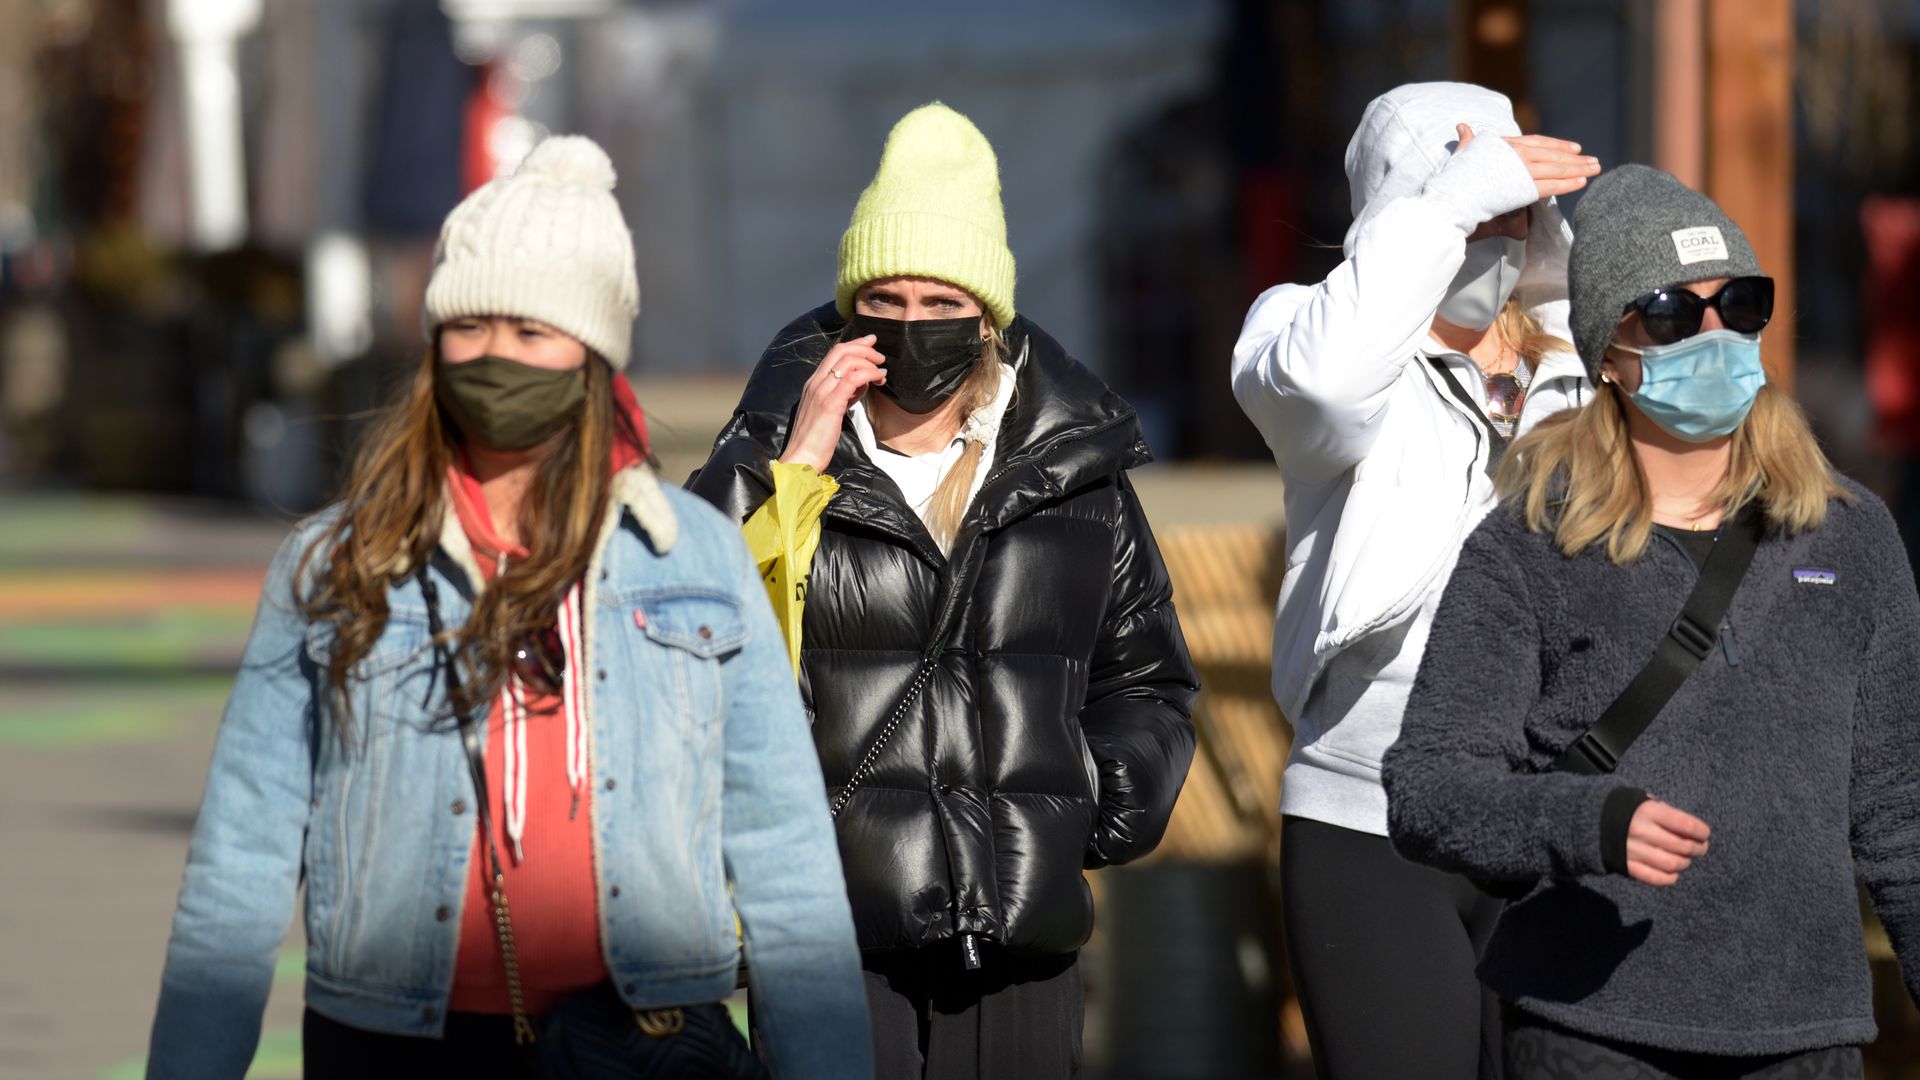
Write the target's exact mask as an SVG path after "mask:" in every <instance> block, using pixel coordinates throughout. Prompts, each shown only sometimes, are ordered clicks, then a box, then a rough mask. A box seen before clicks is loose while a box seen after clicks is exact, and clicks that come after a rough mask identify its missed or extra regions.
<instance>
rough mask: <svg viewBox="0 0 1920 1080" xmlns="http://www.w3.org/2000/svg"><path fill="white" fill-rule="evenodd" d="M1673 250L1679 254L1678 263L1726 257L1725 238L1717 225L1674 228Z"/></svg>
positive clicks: (1686, 264)
mask: <svg viewBox="0 0 1920 1080" xmlns="http://www.w3.org/2000/svg"><path fill="white" fill-rule="evenodd" d="M1673 250H1674V251H1676V252H1678V253H1679V255H1680V265H1681V266H1688V265H1691V264H1693V263H1697V262H1707V261H1709V260H1712V259H1718V260H1720V261H1722V262H1725V261H1726V258H1727V239H1726V237H1724V236H1721V235H1720V227H1719V226H1718V225H1702V226H1700V227H1699V228H1695V229H1675V230H1674V231H1673Z"/></svg>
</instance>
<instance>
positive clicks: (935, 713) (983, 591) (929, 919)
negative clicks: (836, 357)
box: [688, 304, 1197, 953]
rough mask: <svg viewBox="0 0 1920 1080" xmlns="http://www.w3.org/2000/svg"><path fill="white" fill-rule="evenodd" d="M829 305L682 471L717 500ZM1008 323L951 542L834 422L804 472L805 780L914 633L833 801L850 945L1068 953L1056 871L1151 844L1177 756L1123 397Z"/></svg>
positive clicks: (1072, 935) (859, 734)
mask: <svg viewBox="0 0 1920 1080" xmlns="http://www.w3.org/2000/svg"><path fill="white" fill-rule="evenodd" d="M842 325H843V322H842V320H841V318H840V316H839V315H838V314H836V313H835V311H834V309H833V306H832V305H831V304H828V305H824V306H822V307H820V308H817V309H815V310H814V311H811V312H808V313H807V314H806V315H804V316H802V317H801V318H799V319H797V320H795V321H794V322H793V323H792V324H790V325H789V326H787V328H786V329H784V330H782V331H781V332H780V334H779V335H778V336H777V337H776V338H774V341H773V343H772V345H770V346H769V347H768V349H767V352H766V355H765V356H764V357H762V358H761V361H760V365H759V367H758V368H756V369H755V371H754V373H753V375H752V378H751V380H750V381H749V383H748V385H747V390H746V393H745V395H744V396H743V397H742V398H741V401H740V405H739V407H738V408H737V409H736V410H735V412H734V416H733V419H732V421H731V422H730V423H728V425H727V427H726V429H725V430H724V431H722V432H721V434H720V438H719V440H718V441H717V443H716V444H715V446H714V451H713V456H712V457H711V458H710V459H709V460H708V462H707V464H706V466H705V467H704V468H702V469H701V470H700V472H698V473H696V474H695V475H694V477H693V479H692V480H691V481H689V484H688V486H689V487H690V488H691V489H692V490H694V491H696V492H698V493H700V494H701V495H703V496H705V497H706V498H707V499H709V500H710V501H712V502H713V503H715V504H716V505H718V506H719V507H720V508H721V509H722V510H724V511H726V512H727V513H730V514H732V515H733V516H734V517H735V518H737V519H740V520H742V521H744V520H745V519H746V518H747V517H748V516H750V515H751V514H752V513H753V511H754V510H755V509H757V508H758V507H759V505H760V504H761V503H762V502H764V501H765V500H766V498H767V497H768V495H769V494H771V492H772V486H771V485H772V481H771V474H770V472H769V470H768V462H769V461H770V460H771V459H772V458H774V457H777V456H778V455H779V452H780V450H781V448H782V447H784V445H785V443H786V432H787V425H788V423H789V421H790V420H791V418H792V415H793V412H794V408H795V406H796V405H797V404H798V402H799V400H800V391H801V388H802V387H803V386H804V385H805V383H806V381H807V378H808V377H809V376H810V375H812V374H813V372H814V370H815V367H816V365H817V364H818V363H819V360H820V357H821V356H822V355H823V354H824V353H825V352H826V350H827V348H828V346H829V345H830V344H831V342H832V341H833V340H834V339H835V337H836V336H837V335H838V334H839V332H840V329H841V326H842ZM1008 342H1009V344H1010V345H1011V347H1012V355H1013V356H1014V357H1015V358H1016V361H1015V366H1016V368H1017V370H1018V376H1017V378H1016V382H1015V386H1016V389H1015V392H1014V397H1013V404H1012V405H1011V406H1010V407H1009V411H1008V415H1007V416H1006V418H1005V420H1004V422H1003V423H1002V425H1001V428H1000V439H999V442H998V443H997V444H996V448H995V454H994V460H993V463H992V466H991V468H990V471H989V474H988V479H987V481H986V483H985V485H984V486H983V487H982V488H981V490H980V494H979V495H978V497H976V498H975V500H974V503H973V505H972V507H971V508H970V509H969V510H968V512H967V516H966V518H965V520H964V522H963V523H962V525H961V528H960V531H959V533H958V535H957V536H956V537H955V539H954V543H953V548H952V553H951V558H949V557H947V556H943V555H942V554H941V553H940V550H939V548H938V547H937V546H936V545H935V544H934V542H933V538H932V537H931V536H930V535H929V534H928V533H927V530H926V527H925V526H924V525H923V524H922V523H921V522H920V519H919V518H918V517H916V516H915V515H914V513H913V511H912V510H911V509H909V508H908V507H907V505H906V503H905V501H904V499H903V497H902V496H901V494H900V491H899V488H898V487H896V486H895V485H894V483H893V481H892V480H890V479H889V478H888V477H887V476H886V474H885V473H883V472H881V471H880V470H879V469H877V468H876V467H875V466H874V465H873V463H872V462H871V461H869V460H868V459H867V456H866V454H865V453H864V452H863V451H862V449H861V447H860V443H859V441H858V439H857V438H856V437H855V435H854V433H853V429H852V427H851V425H849V426H848V427H847V428H846V430H845V432H844V433H843V434H842V436H841V439H840V445H839V448H838V449H837V450H836V451H835V453H834V459H833V463H832V465H831V467H830V468H829V470H828V471H829V472H830V473H831V474H832V475H833V476H834V477H835V479H837V480H838V481H839V483H840V492H839V494H838V495H837V496H835V498H834V499H833V502H832V503H831V504H830V505H829V507H828V508H827V511H826V514H825V517H824V519H823V521H822V530H821V540H820V548H819V551H818V552H817V553H816V554H815V555H814V559H813V576H812V581H811V585H810V587H809V589H808V593H807V606H806V617H805V621H804V625H803V629H802V638H801V650H802V652H801V689H802V692H803V694H804V696H805V698H806V701H807V706H808V708H809V710H810V711H811V712H812V714H813V716H814V718H815V723H814V729H813V737H814V744H815V746H816V747H817V748H818V749H819V751H820V759H821V763H822V765H823V767H824V770H825V774H826V781H827V785H828V788H829V790H830V792H831V793H833V794H836V795H837V794H838V792H839V791H840V789H841V788H842V787H843V786H844V785H845V784H846V783H847V780H848V778H849V776H850V775H852V773H853V771H854V769H855V767H856V765H857V763H858V762H859V760H860V758H861V756H862V755H863V754H865V753H866V752H867V750H868V748H869V747H870V746H871V745H872V743H873V742H874V740H875V737H876V735H877V734H878V733H879V731H880V729H881V727H882V726H883V725H884V723H885V722H886V720H887V717H888V716H889V714H890V713H892V712H893V710H894V708H895V706H896V704H897V703H898V702H899V701H900V700H901V698H902V697H903V695H904V694H905V692H906V689H907V686H908V684H909V682H910V681H911V679H912V677H913V675H914V673H915V670H916V666H917V664H918V662H919V660H920V658H921V657H922V655H923V654H926V653H928V652H929V651H930V647H931V646H932V645H933V644H934V643H935V642H939V643H940V649H939V651H938V657H937V659H936V660H934V661H933V663H932V675H931V678H930V680H929V681H928V683H927V686H926V689H925V691H924V692H923V693H922V694H921V695H920V698H919V700H918V701H917V702H916V704H915V705H914V707H913V708H912V709H911V710H909V712H908V713H907V715H906V717H905V719H904V721H903V722H902V723H901V724H900V726H899V728H898V729H897V730H896V731H895V732H894V734H893V736H892V737H891V738H890V739H889V740H888V741H887V743H886V746H885V748H884V750H883V751H882V753H881V754H880V756H879V759H878V761H877V764H876V766H875V768H874V770H873V773H872V775H871V777H870V778H869V779H867V780H866V782H865V783H863V784H861V785H860V786H859V787H858V788H857V789H856V790H855V792H854V794H853V795H852V797H851V799H850V800H849V802H848V803H847V805H846V808H845V810H844V811H842V813H841V814H840V817H839V820H838V823H837V824H838V828H839V835H840V850H841V856H842V859H843V861H844V863H845V867H846V874H847V886H848V893H849V895H850V897H851V899H852V902H853V913H854V922H855V925H856V928H857V930H858V933H859V938H860V944H861V947H862V948H866V949H899V948H914V947H919V946H923V945H927V944H930V943H932V942H935V941H939V940H941V939H943V938H949V937H954V936H956V935H960V934H975V935H978V936H979V937H980V938H981V939H982V940H986V941H994V942H999V943H1000V944H1002V945H1005V946H1007V947H1008V948H1011V949H1014V950H1017V951H1022V952H1029V953H1065V952H1071V951H1073V950H1075V949H1078V948H1079V947H1080V946H1081V945H1082V944H1083V943H1085V941H1086V939H1087V936H1088V935H1089V934H1090V933H1091V932H1092V930H1093V905H1092V900H1091V898H1090V896H1089V895H1088V892H1087V887H1086V884H1085V881H1084V879H1083V878H1082V877H1081V873H1080V872H1081V870H1082V869H1083V868H1090V867H1098V866H1104V865H1106V864H1108V863H1117V862H1126V861H1127V860H1129V859H1134V858H1137V857H1139V856H1141V855H1144V854H1146V853H1147V852H1148V851H1150V850H1152V849H1153V846H1154V845H1155V844H1156V843H1158V842H1159V840H1160V836H1161V833H1162V832H1164V831H1165V829H1166V824H1167V818H1168V815H1169V814H1170V813H1171V812H1172V810H1173V802H1174V798H1175V797H1176V796H1177V795H1178V794H1179V791H1180V785H1181V783H1182V781H1184V779H1185V778H1186V772H1187V765H1188V763H1189V762H1190V761H1191V760H1192V757H1193V728H1192V725H1191V723H1190V720H1189V717H1190V715H1191V709H1192V702H1193V697H1194V694H1195V692H1196V690H1197V684H1196V681H1195V677H1194V673H1193V666H1192V664H1191V663H1190V661H1189V660H1188V658H1187V649H1186V643H1185V641H1184V640H1183V639H1182V638H1181V636H1180V624H1179V622H1178V620H1177V619H1176V618H1175V617H1174V611H1173V599H1172V587H1171V585H1170V584H1169V583H1168V581H1167V573H1166V567H1165V565H1164V564H1163V563H1162V562H1161V560H1160V552H1159V549H1158V548H1157V547H1156V546H1155V545H1154V541H1153V534H1152V533H1151V532H1150V531H1149V530H1148V528H1147V520H1146V516H1145V515H1144V514H1143V513H1142V512H1141V509H1140V505H1139V503H1138V501H1137V500H1136V499H1135V497H1134V493H1133V488H1132V485H1131V484H1130V483H1129V482H1128V481H1127V477H1126V472H1125V470H1126V469H1128V468H1130V467H1132V466H1135V465H1139V464H1142V463H1144V462H1146V461H1147V460H1148V456H1147V447H1146V444H1145V442H1144V441H1142V439H1141V437H1140V426H1139V423H1138V421H1137V420H1136V419H1135V417H1134V413H1133V409H1132V408H1131V407H1130V406H1128V405H1127V404H1126V403H1125V402H1124V401H1122V400H1121V399H1120V398H1119V397H1118V396H1116V395H1115V394H1113V393H1112V392H1111V391H1110V390H1108V389H1107V387H1106V386H1105V384H1103V383H1102V382H1101V381H1100V380H1099V379H1098V378H1097V377H1095V376H1094V375H1093V374H1092V373H1091V372H1089V371H1087V370H1086V369H1085V368H1084V367H1082V366H1080V364H1079V363H1077V362H1076V361H1074V360H1073V359H1072V358H1071V357H1069V356H1067V354H1066V353H1065V351H1063V350H1062V349H1061V347H1060V345H1059V344H1058V343H1057V342H1055V341H1054V340H1053V339H1052V338H1050V337H1048V336H1047V335H1046V334H1045V333H1043V332H1041V331H1040V330H1039V328H1037V327H1035V326H1033V325H1032V324H1031V323H1029V322H1027V321H1026V320H1025V319H1016V320H1015V321H1014V322H1013V324H1012V325H1011V326H1010V327H1009V328H1008Z"/></svg>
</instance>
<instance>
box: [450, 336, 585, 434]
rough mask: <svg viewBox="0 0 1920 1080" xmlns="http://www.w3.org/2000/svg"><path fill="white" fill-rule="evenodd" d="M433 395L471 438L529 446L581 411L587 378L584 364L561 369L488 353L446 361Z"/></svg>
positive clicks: (552, 432) (561, 426)
mask: <svg viewBox="0 0 1920 1080" xmlns="http://www.w3.org/2000/svg"><path fill="white" fill-rule="evenodd" d="M589 362H591V361H589ZM433 396H434V398H435V399H436V400H438V401H439V402H440V404H441V405H442V406H444V407H445V408H446V410H447V412H448V414H449V415H451V416H452V417H453V422H454V423H455V424H456V425H458V426H459V428H460V431H461V433H463V434H464V435H466V437H467V438H469V439H472V440H474V441H475V442H477V443H479V444H480V445H482V446H485V447H488V448H489V449H493V450H526V449H530V448H532V447H535V446H539V445H540V444H541V443H543V442H546V441H547V440H548V439H551V438H553V437H554V436H555V435H557V434H559V433H560V431H561V430H562V429H563V428H565V427H566V426H567V425H568V424H570V423H572V422H573V421H574V418H575V417H577V416H579V415H580V405H581V403H582V402H584V401H586V399H587V382H586V378H585V374H584V372H583V371H582V370H581V369H580V368H575V369H573V370H572V371H555V370H552V369H550V368H539V367H534V366H533V365H532V364H523V363H520V362H519V361H518V360H507V359H504V358H502V357H498V356H482V357H480V358H479V359H477V360H468V361H466V362H465V363H460V364H450V363H448V362H446V361H445V360H442V361H440V362H439V364H438V365H437V366H436V368H435V370H434V380H433Z"/></svg>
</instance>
